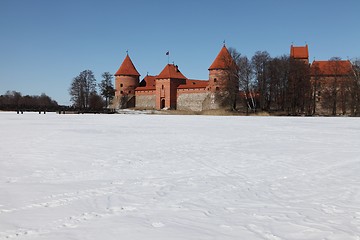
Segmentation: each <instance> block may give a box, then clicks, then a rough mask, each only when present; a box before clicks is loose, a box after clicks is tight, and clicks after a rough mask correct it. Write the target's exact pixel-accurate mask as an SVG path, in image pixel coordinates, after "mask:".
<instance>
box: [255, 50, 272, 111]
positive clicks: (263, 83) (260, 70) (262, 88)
mask: <svg viewBox="0 0 360 240" xmlns="http://www.w3.org/2000/svg"><path fill="white" fill-rule="evenodd" d="M270 60H271V57H270V54H269V53H268V52H266V51H262V52H261V51H257V52H256V53H255V55H254V56H253V57H252V58H251V63H252V65H253V71H254V74H255V86H256V90H257V92H258V94H259V104H260V106H259V107H260V108H261V109H262V110H268V108H267V107H268V106H267V105H266V103H267V99H268V93H269V92H268V84H269V75H268V65H269V62H270Z"/></svg>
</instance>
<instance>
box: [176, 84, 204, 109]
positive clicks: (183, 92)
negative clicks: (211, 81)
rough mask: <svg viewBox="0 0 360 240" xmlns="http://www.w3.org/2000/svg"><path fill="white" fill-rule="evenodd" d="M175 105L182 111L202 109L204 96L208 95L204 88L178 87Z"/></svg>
mask: <svg viewBox="0 0 360 240" xmlns="http://www.w3.org/2000/svg"><path fill="white" fill-rule="evenodd" d="M177 95H178V97H177V107H176V109H178V110H183V111H196V112H198V111H202V110H203V104H204V100H205V99H206V97H207V96H208V95H209V93H208V92H206V91H205V89H178V91H177Z"/></svg>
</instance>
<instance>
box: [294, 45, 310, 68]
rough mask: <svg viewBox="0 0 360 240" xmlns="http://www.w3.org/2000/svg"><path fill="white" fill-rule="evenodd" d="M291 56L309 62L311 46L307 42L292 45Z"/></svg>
mask: <svg viewBox="0 0 360 240" xmlns="http://www.w3.org/2000/svg"><path fill="white" fill-rule="evenodd" d="M290 58H291V59H296V60H301V61H303V62H304V63H306V64H308V63H309V48H308V45H307V44H306V45H305V46H293V45H291V47H290Z"/></svg>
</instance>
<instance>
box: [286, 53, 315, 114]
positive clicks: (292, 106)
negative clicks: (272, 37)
mask: <svg viewBox="0 0 360 240" xmlns="http://www.w3.org/2000/svg"><path fill="white" fill-rule="evenodd" d="M286 92H287V109H288V112H289V113H291V114H293V115H297V114H311V113H312V107H311V106H312V101H311V99H312V94H311V84H310V68H309V65H308V64H307V63H306V62H303V61H299V60H297V59H290V71H289V78H288V84H287V91H286Z"/></svg>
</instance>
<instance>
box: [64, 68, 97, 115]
mask: <svg viewBox="0 0 360 240" xmlns="http://www.w3.org/2000/svg"><path fill="white" fill-rule="evenodd" d="M92 93H96V79H95V77H94V74H93V72H92V71H91V70H85V71H82V72H81V73H80V74H79V75H78V76H76V77H75V78H74V79H73V81H72V83H71V86H70V88H69V94H70V96H71V101H72V102H73V104H74V106H75V107H77V108H80V109H86V108H89V98H90V94H92Z"/></svg>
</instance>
